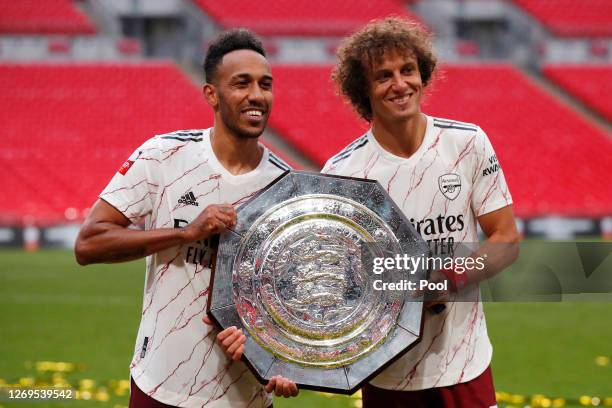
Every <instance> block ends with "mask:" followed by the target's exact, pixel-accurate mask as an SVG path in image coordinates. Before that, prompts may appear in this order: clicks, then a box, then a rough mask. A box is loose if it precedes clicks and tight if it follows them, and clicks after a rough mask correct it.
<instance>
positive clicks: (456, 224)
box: [323, 116, 512, 391]
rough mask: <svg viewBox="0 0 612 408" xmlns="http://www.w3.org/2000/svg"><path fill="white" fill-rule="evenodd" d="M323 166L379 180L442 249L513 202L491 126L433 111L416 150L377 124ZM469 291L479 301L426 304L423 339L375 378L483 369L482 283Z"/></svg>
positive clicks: (409, 383) (444, 380)
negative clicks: (409, 151)
mask: <svg viewBox="0 0 612 408" xmlns="http://www.w3.org/2000/svg"><path fill="white" fill-rule="evenodd" d="M323 173H329V174H336V175H341V176H351V177H361V178H367V179H373V180H378V181H379V182H380V184H381V185H382V186H383V187H384V188H385V189H386V190H387V192H388V193H389V195H390V196H391V198H393V200H394V201H395V203H396V204H397V205H398V206H399V207H400V208H401V209H402V211H403V212H404V214H405V215H406V217H407V218H408V219H409V220H410V222H411V223H412V224H413V226H414V227H415V228H416V230H417V231H418V232H419V233H420V234H421V235H422V237H423V238H424V239H425V240H426V241H429V242H430V247H432V249H434V250H435V249H436V248H437V252H438V254H444V252H443V251H444V248H447V245H446V243H448V242H449V241H450V242H451V243H452V242H455V243H458V242H464V243H476V242H478V234H477V224H476V223H477V217H479V216H481V215H483V214H486V213H489V212H491V211H494V210H497V209H500V208H502V207H505V206H507V205H510V204H511V203H512V199H511V197H510V193H509V191H508V186H507V185H506V181H505V179H504V176H503V173H502V171H501V168H500V166H499V164H498V162H497V158H496V156H495V152H494V151H493V147H492V146H491V143H490V142H489V139H488V138H487V136H486V135H485V133H484V132H483V131H482V130H481V129H480V128H479V127H478V126H476V125H473V124H467V123H462V122H456V121H452V120H447V119H439V118H434V117H430V116H427V129H426V132H425V137H424V139H423V143H422V144H421V146H420V147H419V149H418V150H417V151H416V152H415V153H414V154H413V155H412V156H410V157H409V158H402V157H398V156H395V155H393V154H391V153H389V152H388V151H386V150H384V149H383V148H382V147H381V146H380V144H379V143H378V142H377V141H376V139H375V138H374V136H373V135H372V131H371V130H370V131H368V132H367V133H366V134H365V135H364V136H362V137H360V138H359V139H357V140H355V141H354V142H353V143H351V144H350V145H348V146H347V147H346V148H345V149H344V150H342V151H341V152H340V153H338V154H337V155H336V156H334V157H332V158H331V159H329V161H328V162H327V163H326V164H325V167H324V168H323ZM436 240H437V241H436ZM436 243H438V245H436ZM441 251H442V252H441ZM467 298H468V299H475V301H472V302H465V301H462V302H452V303H449V304H448V305H447V308H446V310H445V311H444V312H443V313H441V314H439V315H434V314H432V313H429V312H425V313H424V325H423V333H422V340H421V342H420V343H418V344H417V345H416V346H415V347H414V348H413V349H412V350H410V351H409V352H408V353H406V354H405V355H404V356H403V357H401V358H400V359H399V360H398V361H396V362H395V363H393V364H392V365H391V366H389V367H388V368H387V369H385V370H384V371H383V372H382V373H381V374H380V375H378V376H377V377H376V378H374V379H373V380H372V381H371V383H372V384H373V385H374V386H377V387H380V388H386V389H393V390H405V391H408V390H420V389H426V388H432V387H441V386H448V385H453V384H458V383H462V382H466V381H469V380H471V379H473V378H475V377H477V376H478V375H480V374H481V373H482V372H483V371H484V370H485V369H486V368H487V367H488V365H489V364H490V361H491V355H492V347H491V343H490V341H489V338H488V335H487V328H486V325H485V319H484V314H483V311H482V304H481V303H480V301H479V300H478V299H480V297H479V292H478V288H474V293H473V294H471V297H470V296H469V294H468V296H467Z"/></svg>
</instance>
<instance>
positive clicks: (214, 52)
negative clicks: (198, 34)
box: [204, 28, 266, 83]
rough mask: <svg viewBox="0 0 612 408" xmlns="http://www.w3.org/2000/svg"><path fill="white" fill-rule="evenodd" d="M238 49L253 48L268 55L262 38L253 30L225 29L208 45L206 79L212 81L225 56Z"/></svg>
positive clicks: (205, 65)
mask: <svg viewBox="0 0 612 408" xmlns="http://www.w3.org/2000/svg"><path fill="white" fill-rule="evenodd" d="M236 50H252V51H255V52H256V53H259V54H261V55H263V56H264V57H265V56H266V51H265V50H264V47H263V44H262V42H261V40H260V39H259V38H257V36H256V35H255V34H253V33H252V32H251V31H249V30H247V29H245V28H235V29H232V30H228V31H224V32H222V33H221V34H219V35H218V36H217V38H215V40H214V41H213V42H212V43H211V44H210V46H209V47H208V51H207V52H206V58H205V59H204V81H206V82H207V83H212V82H213V81H214V80H215V76H216V75H217V68H218V67H219V64H220V63H221V60H222V59H223V56H224V55H225V54H228V53H230V52H232V51H236Z"/></svg>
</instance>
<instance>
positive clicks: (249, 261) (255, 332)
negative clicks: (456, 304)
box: [208, 171, 428, 394]
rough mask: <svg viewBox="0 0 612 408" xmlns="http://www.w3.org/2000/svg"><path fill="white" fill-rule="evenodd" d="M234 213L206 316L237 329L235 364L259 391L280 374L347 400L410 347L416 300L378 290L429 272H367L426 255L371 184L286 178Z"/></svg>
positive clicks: (414, 338) (416, 332) (417, 317)
mask: <svg viewBox="0 0 612 408" xmlns="http://www.w3.org/2000/svg"><path fill="white" fill-rule="evenodd" d="M237 213H238V222H237V225H236V227H235V229H234V230H231V231H227V232H225V233H224V234H223V235H222V236H221V239H220V243H219V249H218V252H217V259H216V264H215V267H214V273H213V277H212V291H211V296H210V298H209V310H208V313H209V315H210V316H211V317H212V319H213V320H215V321H216V322H217V323H218V324H219V325H220V326H221V327H222V328H227V327H230V326H236V327H242V328H244V329H246V330H244V332H245V335H246V336H247V342H246V345H245V349H244V355H243V360H244V361H245V362H246V363H247V364H248V365H249V367H250V368H251V369H252V371H253V373H254V374H255V375H256V376H257V378H258V379H259V380H260V381H261V382H262V383H265V382H267V381H268V380H269V379H270V378H271V377H272V376H274V375H282V376H284V377H287V378H289V379H291V380H293V381H295V382H296V383H297V384H298V386H300V387H301V388H310V389H317V390H324V391H329V392H336V393H343V394H352V393H353V392H355V391H356V390H357V389H358V388H359V387H360V386H361V384H362V383H363V382H365V381H367V380H368V379H370V378H372V377H373V376H375V375H376V374H377V373H378V372H380V371H381V370H382V369H384V368H385V367H386V366H388V365H389V364H391V362H393V361H394V360H395V359H397V358H398V357H399V356H401V355H402V354H403V353H404V352H406V351H407V350H408V349H410V348H411V347H412V346H414V345H415V344H416V343H417V342H418V341H419V339H420V333H421V314H422V310H423V308H422V302H421V300H422V299H414V298H412V297H411V292H409V291H404V290H377V289H376V288H380V287H381V285H382V283H385V282H400V281H402V280H411V281H418V280H420V279H425V277H426V271H425V270H417V271H414V273H413V274H407V273H406V271H404V270H402V271H399V270H396V269H392V270H385V271H384V273H378V274H375V273H373V268H372V264H373V260H374V258H382V257H384V258H388V257H392V258H395V257H396V255H400V254H401V255H402V256H403V254H408V255H409V256H415V257H419V256H423V255H426V254H427V251H428V247H427V244H426V243H425V242H424V241H423V240H422V238H421V237H420V235H419V234H418V233H417V232H416V231H415V230H414V228H413V227H412V225H411V224H410V223H409V222H408V220H407V219H406V218H405V216H404V215H403V214H402V212H401V211H400V209H399V208H398V207H397V205H395V203H394V202H393V201H392V200H391V198H390V197H389V195H388V194H387V192H386V191H385V190H384V188H383V187H382V186H381V185H380V184H379V183H378V182H376V181H373V180H364V179H356V178H349V177H339V176H330V175H324V174H319V173H308V172H297V171H291V172H287V173H285V174H283V175H282V176H281V177H279V178H278V179H277V180H275V181H274V182H273V183H271V184H270V185H269V186H268V187H266V188H265V189H264V190H262V191H261V192H260V193H259V194H258V195H257V196H255V197H253V198H252V199H251V200H250V201H248V202H247V203H246V204H244V205H242V206H241V207H240V208H239V209H238V210H237ZM375 281H379V282H377V284H376V285H375Z"/></svg>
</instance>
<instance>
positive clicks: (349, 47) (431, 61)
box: [332, 17, 437, 122]
mask: <svg viewBox="0 0 612 408" xmlns="http://www.w3.org/2000/svg"><path fill="white" fill-rule="evenodd" d="M393 51H396V52H400V53H402V54H404V53H407V52H412V53H414V55H415V56H416V59H417V64H418V66H419V72H420V74H421V80H422V81H423V85H425V86H426V85H427V84H428V83H429V81H430V80H431V77H432V74H433V72H434V70H435V68H436V63H437V58H436V56H435V55H434V53H433V50H432V45H431V35H430V34H429V33H428V32H427V31H426V30H425V29H424V28H423V27H422V26H421V25H420V24H418V23H416V22H413V21H410V20H406V19H404V18H401V17H387V18H385V19H382V20H373V21H372V22H370V23H369V24H367V25H366V26H365V27H363V28H362V29H361V30H359V31H357V32H356V33H354V34H352V35H351V36H350V37H348V38H346V39H345V40H344V41H343V42H342V44H341V45H340V47H339V48H338V52H337V56H338V59H339V61H338V64H337V65H336V67H335V68H334V70H333V72H332V79H333V80H334V82H335V83H336V84H337V86H338V87H339V88H340V91H341V92H342V94H343V95H344V96H345V97H347V98H348V100H349V101H350V102H351V104H352V105H353V108H355V110H356V111H357V113H358V114H359V115H360V116H361V117H362V118H364V119H365V120H367V121H368V122H370V121H372V107H371V105H370V98H369V96H368V75H367V74H368V71H366V70H367V69H371V67H372V65H373V64H374V63H376V62H379V61H381V60H382V58H383V57H384V55H385V53H388V52H393Z"/></svg>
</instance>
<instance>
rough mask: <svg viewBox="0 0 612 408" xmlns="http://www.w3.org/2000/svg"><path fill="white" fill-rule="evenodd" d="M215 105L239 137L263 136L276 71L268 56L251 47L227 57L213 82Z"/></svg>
mask: <svg viewBox="0 0 612 408" xmlns="http://www.w3.org/2000/svg"><path fill="white" fill-rule="evenodd" d="M213 87H214V93H215V95H216V98H213V102H212V103H211V105H213V108H214V109H215V111H216V112H217V113H218V114H219V115H220V119H221V121H222V122H223V123H224V125H225V126H226V127H227V128H228V129H229V130H230V131H231V132H232V133H233V134H234V135H235V136H237V137H239V138H257V137H259V136H260V135H261V134H262V133H263V131H264V129H265V127H266V124H267V122H268V117H269V116H270V111H271V109H272V102H273V96H272V73H271V70H270V64H269V63H268V61H267V60H266V58H265V57H264V56H263V55H261V54H259V53H257V52H255V51H251V50H236V51H232V52H229V53H227V54H225V55H224V56H223V60H222V61H221V63H220V64H219V67H218V71H217V75H216V80H215V83H214V85H213Z"/></svg>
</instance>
